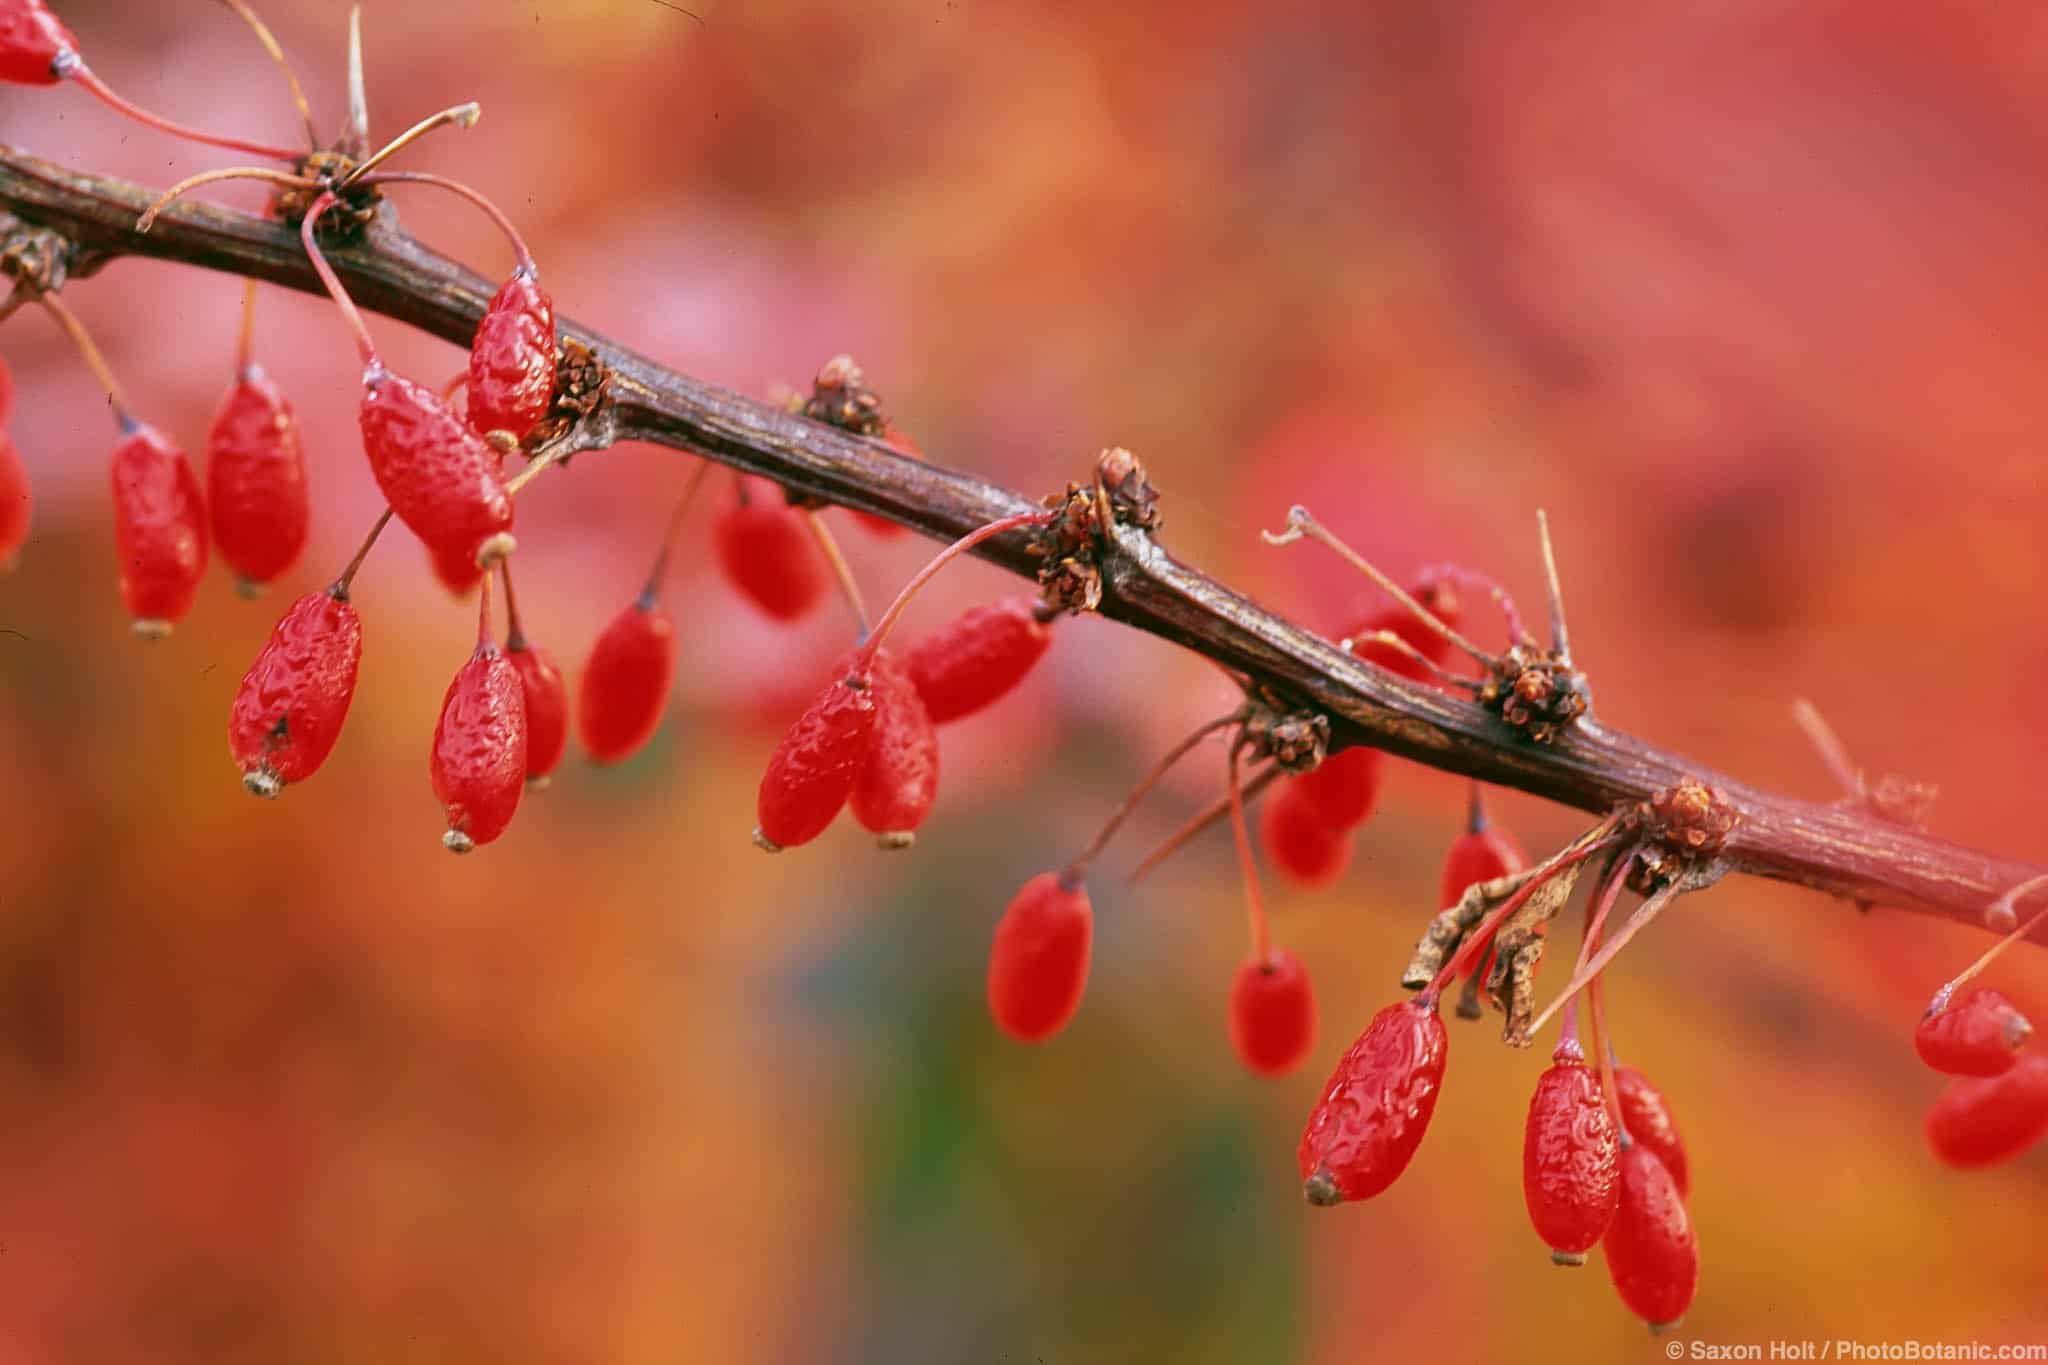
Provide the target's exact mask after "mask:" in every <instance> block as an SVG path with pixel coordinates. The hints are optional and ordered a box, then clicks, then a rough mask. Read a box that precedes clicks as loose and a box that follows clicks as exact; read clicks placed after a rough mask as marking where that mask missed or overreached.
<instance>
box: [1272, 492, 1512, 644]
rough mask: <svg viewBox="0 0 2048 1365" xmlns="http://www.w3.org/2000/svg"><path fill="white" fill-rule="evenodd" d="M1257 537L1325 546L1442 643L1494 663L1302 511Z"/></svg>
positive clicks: (1292, 511)
mask: <svg viewBox="0 0 2048 1365" xmlns="http://www.w3.org/2000/svg"><path fill="white" fill-rule="evenodd" d="M1259 534H1260V536H1261V537H1263V538H1264V540H1265V542H1266V543H1267V544H1268V545H1292V544H1293V543H1294V542H1295V541H1297V540H1300V539H1301V538H1302V537H1304V536H1306V537H1308V538H1309V539H1310V540H1313V541H1315V542H1316V543H1317V544H1319V545H1322V546H1325V547H1326V548H1328V549H1329V550H1331V551H1332V552H1334V553H1335V554H1336V555H1337V557H1338V558H1340V559H1342V560H1343V561H1344V562H1345V563H1347V564H1349V565H1350V566H1351V567H1352V568H1354V569H1356V570H1358V571H1359V572H1360V573H1362V574H1364V575H1365V576H1366V577H1367V578H1370V579H1371V580H1372V581H1373V582H1375V583H1377V584H1379V585H1380V587H1381V588H1382V589H1384V590H1385V591H1386V593H1387V594H1388V595H1389V596H1391V597H1392V598H1393V599H1394V600H1395V601H1396V602H1399V603H1400V604H1401V605H1402V606H1404V607H1406V608H1408V610H1409V611H1410V612H1411V613H1413V614H1414V616H1415V619H1416V620H1418V621H1420V622H1422V624H1423V625H1425V626H1428V627H1429V628H1430V629H1431V630H1433V631H1435V632H1436V633H1437V634H1438V635H1441V636H1443V638H1444V639H1446V640H1449V641H1450V642H1451V643H1452V644H1454V645H1456V646H1457V647H1458V648H1459V649H1462V650H1464V651H1465V652H1466V653H1467V654H1470V655H1471V656H1472V657H1473V658H1474V659H1477V660H1478V661H1479V662H1481V663H1483V664H1486V665H1488V666H1489V667H1491V666H1492V664H1493V662H1494V656H1493V655H1492V654H1489V653H1488V652H1487V651H1485V650H1483V649H1481V648H1480V647H1479V646H1478V645H1475V644H1473V643H1472V642H1471V641H1470V640H1468V639H1466V638H1465V637H1464V636H1462V635H1460V634H1459V633H1458V632H1457V631H1456V630H1453V629H1452V628H1451V627H1450V626H1448V625H1446V624H1444V622H1443V620H1442V618H1440V617H1439V616H1438V615H1437V614H1436V613H1435V612H1433V611H1431V610H1430V609H1429V608H1428V607H1425V606H1423V605H1422V604H1421V603H1420V602H1418V601H1416V600H1415V599H1414V598H1413V597H1411V596H1409V595H1408V592H1407V590H1406V589H1404V588H1402V586H1401V585H1400V584H1398V583H1396V582H1395V581H1394V580H1393V579H1391V578H1389V577H1387V576H1386V574H1384V573H1382V572H1381V571H1380V568H1379V566H1378V565H1376V564H1374V563H1372V561H1370V560H1368V559H1367V558H1366V557H1365V556H1364V555H1362V554H1360V553H1358V551H1356V550H1354V549H1352V548H1351V547H1350V546H1349V545H1347V544H1345V543H1344V542H1343V541H1342V540H1340V539H1339V538H1338V537H1337V535H1336V534H1335V533H1334V532H1332V531H1331V530H1330V529H1329V528H1328V527H1326V526H1324V525H1323V524H1322V523H1321V522H1319V521H1317V520H1316V519H1315V518H1314V517H1313V516H1311V515H1310V514H1309V510H1308V509H1307V508H1306V507H1303V506H1300V505H1299V504H1296V505H1295V506H1293V507H1290V508H1289V509H1287V529H1286V530H1285V531H1282V532H1280V533H1278V534H1277V535H1276V534H1275V533H1273V532H1271V531H1261V532H1260V533H1259Z"/></svg>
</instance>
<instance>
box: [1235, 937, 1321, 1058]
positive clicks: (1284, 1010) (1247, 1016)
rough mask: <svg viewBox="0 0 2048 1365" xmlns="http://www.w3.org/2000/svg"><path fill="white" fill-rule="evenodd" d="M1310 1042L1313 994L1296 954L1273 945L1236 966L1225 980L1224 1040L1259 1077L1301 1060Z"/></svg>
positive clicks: (1312, 1039)
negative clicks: (1227, 998)
mask: <svg viewBox="0 0 2048 1365" xmlns="http://www.w3.org/2000/svg"><path fill="white" fill-rule="evenodd" d="M1315 1041H1316V993H1315V989H1314V987H1312V986H1311V985H1310V984H1309V979H1308V970H1307V969H1306V968H1304V967H1303V966H1302V965H1301V959H1300V958H1298V957H1296V956H1295V955H1294V954H1293V953H1290V952H1288V951H1287V950H1286V949H1285V948H1275V949H1273V951H1272V952H1271V953H1269V954H1267V956H1266V960H1265V961H1263V962H1260V961H1258V960H1256V959H1254V960H1252V961H1250V962H1247V963H1245V964H1244V965H1243V966H1241V967H1239V968H1238V969H1237V978H1236V980H1234V981H1232V982H1231V983H1230V1045H1231V1046H1232V1047H1234V1048H1236V1049H1237V1056H1238V1060H1239V1061H1241V1062H1243V1063H1244V1064H1245V1066H1246V1068H1248V1069H1249V1070H1251V1071H1254V1072H1257V1073H1258V1074H1259V1075H1261V1076H1281V1075H1285V1074H1286V1073H1287V1072H1290V1071H1292V1070H1294V1068H1295V1067H1297V1066H1299V1065H1301V1062H1302V1059H1303V1058H1304V1057H1306V1056H1308V1054H1309V1049H1310V1048H1312V1047H1314V1046H1315Z"/></svg>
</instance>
